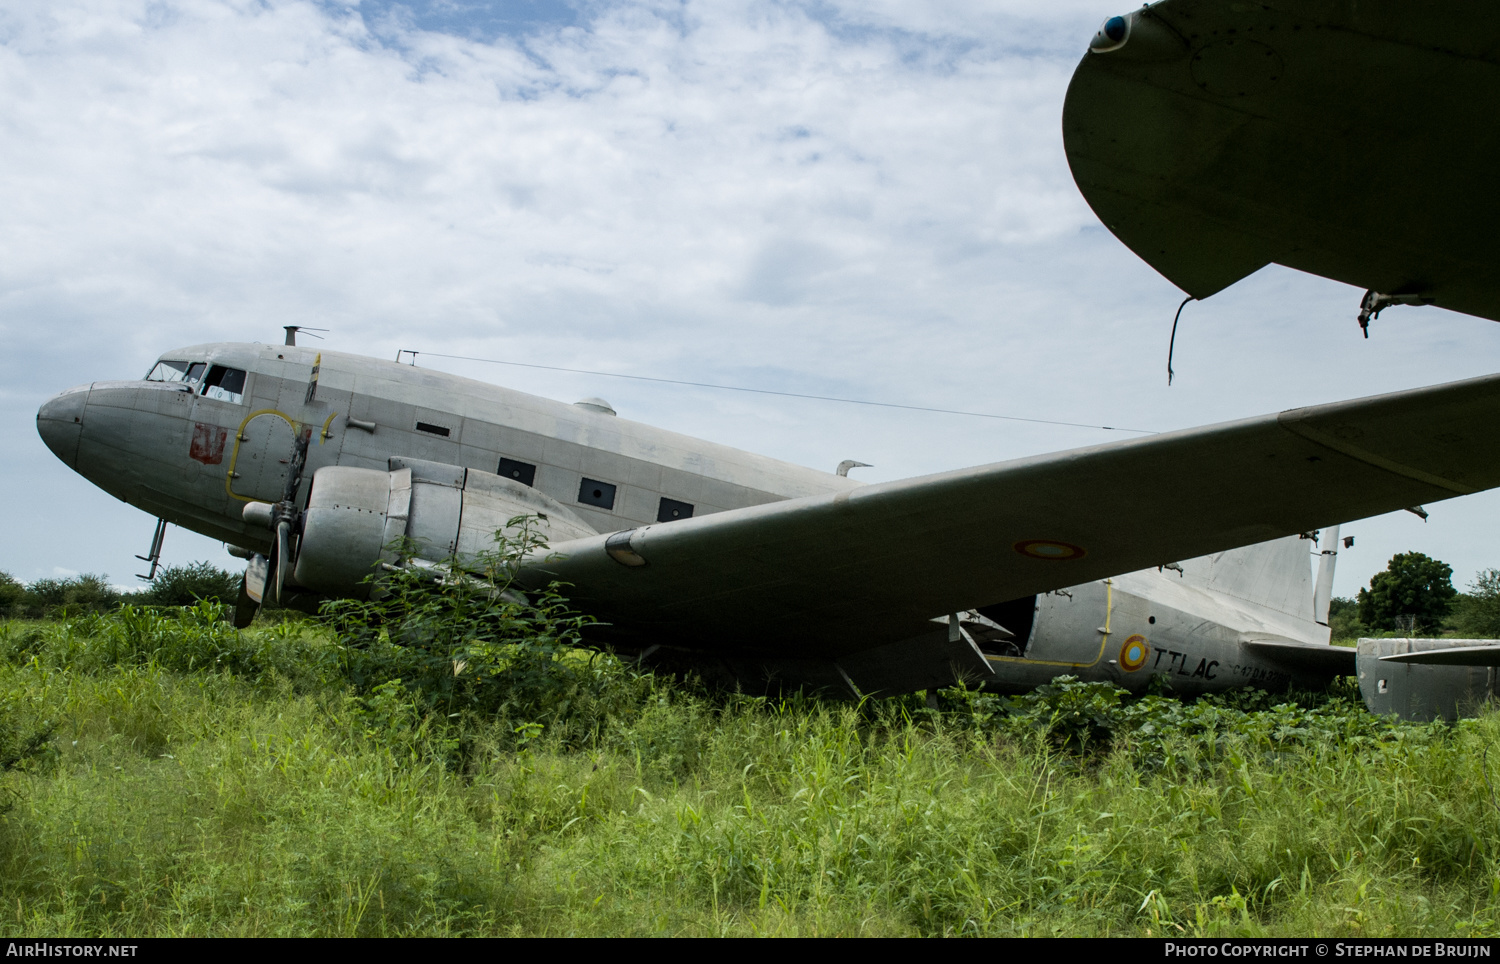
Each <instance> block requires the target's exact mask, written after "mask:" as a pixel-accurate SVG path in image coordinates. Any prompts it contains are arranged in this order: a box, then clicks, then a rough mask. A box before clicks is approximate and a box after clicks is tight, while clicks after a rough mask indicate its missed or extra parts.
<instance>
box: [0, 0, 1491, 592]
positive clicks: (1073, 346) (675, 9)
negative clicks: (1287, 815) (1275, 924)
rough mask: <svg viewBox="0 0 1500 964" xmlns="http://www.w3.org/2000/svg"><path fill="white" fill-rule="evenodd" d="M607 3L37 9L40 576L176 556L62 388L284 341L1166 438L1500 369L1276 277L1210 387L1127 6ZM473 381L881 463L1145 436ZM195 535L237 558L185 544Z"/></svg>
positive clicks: (31, 90) (29, 56)
mask: <svg viewBox="0 0 1500 964" xmlns="http://www.w3.org/2000/svg"><path fill="white" fill-rule="evenodd" d="M579 9H580V10H581V13H580V19H579V21H578V24H577V25H573V26H549V25H548V24H547V23H545V22H544V23H541V25H540V26H538V25H536V24H533V25H532V26H531V27H530V28H528V29H526V30H525V31H522V32H520V33H504V34H501V35H500V36H499V37H498V39H495V40H494V41H493V42H481V41H475V40H472V39H468V38H467V37H466V36H464V35H463V34H464V31H462V30H459V31H457V33H456V34H454V33H438V32H431V31H424V30H421V29H418V28H417V27H416V26H414V24H418V23H421V22H423V19H422V15H417V14H423V12H422V11H417V14H410V15H408V14H403V13H401V11H399V10H397V11H395V13H392V12H391V8H389V7H385V8H379V9H373V8H372V9H371V10H370V19H369V23H367V21H366V19H365V18H363V17H361V16H360V14H359V13H358V11H357V10H356V9H355V8H354V7H352V6H341V5H333V4H322V5H319V4H313V3H299V2H270V3H237V2H210V0H176V2H170V3H157V2H152V3H145V2H138V3H134V4H131V3H102V2H89V0H61V2H57V3H53V4H49V5H46V6H37V5H21V4H15V3H12V4H11V5H9V6H8V7H5V8H4V9H0V134H3V136H4V138H5V141H6V145H7V146H6V150H5V151H3V152H0V210H3V211H4V212H5V215H4V217H3V218H0V334H3V335H4V337H5V339H6V343H7V346H8V348H9V350H8V352H7V353H6V354H5V356H4V359H3V361H0V366H3V367H0V375H3V384H4V385H5V388H4V389H3V391H0V416H3V424H0V442H3V444H5V446H6V447H7V449H8V450H10V451H12V452H18V453H23V454H22V456H21V458H20V460H19V462H18V464H17V465H16V467H15V469H14V470H13V471H9V472H7V473H6V474H5V475H4V476H3V479H0V485H3V486H4V492H5V495H6V496H7V502H8V504H12V505H15V504H26V503H27V502H28V500H39V501H40V503H41V504H42V509H41V511H39V512H38V513H36V514H35V518H27V519H24V520H22V521H21V522H19V523H18V526H19V528H18V529H17V530H15V531H16V532H17V533H18V536H19V542H20V546H16V545H12V546H9V547H8V548H9V549H10V551H9V552H7V553H5V558H3V559H0V566H8V567H11V568H13V569H15V570H16V571H17V572H18V574H21V575H26V574H27V573H39V572H43V571H45V569H46V567H48V566H50V565H53V564H55V563H56V562H60V563H66V564H68V565H76V566H81V567H83V568H84V569H87V570H116V571H118V572H120V573H123V572H125V570H126V569H127V568H128V567H129V566H131V565H133V560H131V559H130V558H129V555H130V554H132V553H134V552H141V551H143V548H144V544H145V543H146V541H147V540H148V538H149V531H150V530H149V525H150V523H149V520H146V519H144V517H141V516H140V514H139V513H133V512H132V511H126V510H123V509H122V508H121V507H118V506H115V505H114V504H113V503H111V502H110V500H108V499H106V497H104V496H103V495H102V494H100V493H98V492H97V491H96V490H93V489H92V488H91V487H89V486H88V485H87V484H86V483H82V482H81V480H78V479H77V477H76V476H73V475H72V474H71V473H69V472H68V470H67V469H65V468H64V467H63V466H61V464H60V463H57V462H56V460H54V459H52V457H51V455H50V454H49V453H47V452H46V451H45V449H43V448H42V446H41V444H40V442H39V441H38V440H37V439H36V436H35V433H34V431H33V429H32V427H31V419H32V416H33V413H34V411H35V408H36V405H37V404H39V403H40V402H41V400H42V399H43V398H44V397H45V396H46V395H48V394H51V393H52V392H53V391H56V390H58V389H60V388H63V387H65V386H67V385H70V384H74V383H77V382H80V381H86V380H90V379H94V378H105V377H134V376H137V375H139V374H141V373H143V372H144V371H145V370H146V368H147V367H148V366H149V363H150V361H151V359H153V358H154V357H155V356H156V355H157V354H158V353H159V352H160V351H161V350H163V349H165V348H166V347H169V346H171V345H174V344H185V343H190V342H198V341H207V340H272V339H276V338H279V335H280V326H281V325H284V324H308V325H314V326H318V327H329V328H332V329H333V332H332V333H331V335H330V340H329V341H328V342H327V343H326V344H327V345H328V346H329V347H331V348H335V349H345V350H357V351H368V352H369V353H372V354H385V355H394V353H395V350H396V349H397V348H419V349H425V350H428V351H436V352H452V353H457V354H476V355H481V356H485V357H508V358H513V359H516V360H523V361H534V362H541V363H551V364H562V365H566V366H569V367H579V368H594V369H609V370H622V371H631V372H636V373H641V374H653V375H660V376H665V377H675V378H687V379H691V380H697V381H723V382H732V383H737V384H754V385H759V386H764V387H771V388H781V389H788V390H794V391H804V392H813V393H818V394H844V395H852V396H856V397H869V398H879V399H885V400H890V401H895V402H903V403H911V404H919V405H932V406H937V407H944V408H962V409H981V410H986V411H996V412H1007V413H1012V414H1017V415H1027V416H1034V417H1042V418H1058V419H1064V420H1070V421H1083V422H1107V423H1110V424H1125V425H1132V426H1135V425H1138V426H1141V427H1146V428H1172V427H1179V426H1183V425H1189V424H1198V423H1203V422H1208V421H1212V420H1215V419H1220V418H1229V417H1234V416H1239V415H1247V414H1254V413H1258V412H1261V411H1268V410H1274V409H1276V408H1278V407H1284V406H1286V405H1291V404H1302V403H1306V402H1310V401H1318V400H1326V399H1330V398H1335V397H1342V396H1351V395H1359V394H1367V393H1370V392H1374V391H1378V390H1382V389H1385V388H1394V387H1402V386H1407V385H1415V384H1421V383H1424V382H1431V381H1441V380H1444V379H1447V378H1453V377H1459V376H1462V375H1465V374H1477V373H1479V372H1482V371H1484V370H1486V369H1487V368H1490V367H1493V364H1492V362H1490V361H1489V358H1490V353H1489V351H1488V350H1487V346H1488V344H1489V343H1488V342H1487V341H1486V340H1485V339H1486V338H1487V337H1490V333H1491V331H1493V330H1495V329H1494V326H1493V325H1492V324H1491V323H1487V322H1474V321H1470V320H1465V319H1459V318H1455V317H1454V316H1451V315H1444V314H1442V313H1439V312H1437V311H1435V310H1428V311H1429V314H1430V316H1431V318H1432V319H1434V320H1432V321H1428V320H1424V318H1425V317H1426V316H1423V315H1422V314H1421V313H1420V312H1418V311H1411V312H1410V314H1409V316H1408V317H1409V320H1398V319H1397V318H1396V317H1395V315H1396V313H1395V312H1392V313H1391V315H1390V316H1383V317H1382V319H1381V326H1380V328H1379V329H1378V330H1377V331H1376V334H1375V337H1374V339H1372V341H1371V342H1370V343H1368V344H1355V342H1356V340H1357V339H1356V337H1355V335H1354V334H1353V331H1354V328H1353V322H1352V320H1351V319H1350V317H1348V316H1352V314H1353V308H1354V304H1355V297H1356V296H1355V294H1354V293H1351V292H1349V291H1347V290H1346V289H1344V288H1342V286H1338V285H1333V284H1331V283H1328V282H1321V281H1317V280H1316V279H1309V278H1306V277H1303V276H1298V275H1292V274H1291V273H1289V272H1282V271H1275V270H1273V271H1268V272H1265V273H1263V275H1261V276H1258V277H1257V278H1255V279H1252V280H1251V281H1249V282H1246V283H1245V284H1243V285H1241V286H1239V287H1237V288H1235V289H1231V291H1229V292H1226V293H1225V294H1223V295H1220V296H1218V297H1216V298H1215V299H1213V300H1212V301H1210V302H1208V303H1206V304H1203V305H1192V306H1190V307H1189V308H1188V310H1187V311H1186V312H1185V314H1184V319H1183V330H1182V333H1181V334H1180V336H1179V348H1178V362H1177V367H1178V369H1179V371H1180V372H1181V376H1180V378H1179V382H1178V385H1177V387H1175V388H1173V389H1171V390H1170V391H1168V390H1167V389H1166V388H1165V385H1164V377H1163V376H1164V372H1163V370H1162V369H1163V368H1164V362H1165V359H1164V358H1163V357H1162V355H1163V353H1164V350H1165V340H1166V337H1165V336H1166V329H1167V325H1168V324H1169V322H1170V315H1171V311H1172V309H1173V308H1175V306H1176V298H1177V295H1176V292H1175V289H1173V288H1172V287H1171V286H1170V285H1168V284H1166V283H1165V282H1164V281H1162V280H1161V279H1160V278H1158V277H1157V276H1156V275H1155V274H1154V273H1153V272H1152V271H1151V270H1150V269H1149V268H1147V267H1145V266H1144V265H1143V264H1141V263H1140V262H1139V261H1138V260H1136V259H1135V258H1134V256H1133V255H1131V254H1130V253H1129V252H1128V251H1126V250H1125V249H1123V248H1122V247H1121V246H1120V245H1119V244H1118V242H1116V241H1115V240H1114V239H1113V238H1111V237H1110V236H1109V235H1108V234H1107V233H1105V232H1104V231H1103V230H1102V228H1100V227H1098V225H1097V221H1096V220H1095V219H1094V217H1093V215H1092V213H1091V212H1090V211H1089V210H1088V208H1087V206H1086V205H1085V204H1084V202H1083V200H1082V198H1081V197H1080V196H1079V195H1078V192H1077V190H1076V188H1075V187H1074V185H1073V182H1072V178H1071V176H1070V174H1069V172H1068V169H1067V164H1066V160H1065V158H1064V156H1063V152H1062V144H1061V136H1060V121H1059V118H1060V114H1061V107H1062V97H1063V93H1064V91H1065V89H1066V85H1067V81H1068V78H1069V76H1070V75H1071V72H1072V70H1073V67H1074V65H1075V64H1076V61H1077V58H1078V56H1080V54H1081V51H1082V49H1083V48H1084V45H1085V44H1086V42H1087V38H1088V37H1089V36H1090V35H1091V34H1092V32H1093V30H1094V28H1095V26H1096V25H1097V23H1098V22H1099V20H1100V19H1102V18H1103V17H1104V16H1106V15H1108V14H1110V13H1113V12H1117V11H1116V10H1114V9H1113V8H1109V7H1107V6H1106V7H1100V6H1098V5H1096V4H1092V3H1089V4H1083V3H1069V4H1055V3H1047V4H1043V3H1035V4H1030V5H1024V6H1022V5H1016V4H1011V3H1004V4H1001V3H994V4H981V5H973V4H967V3H965V4H960V3H937V4H922V5H913V4H897V3H875V4H868V3H866V4H841V3H827V4H823V3H820V4H808V5H803V4H790V3H784V4H766V3H755V4H749V3H739V4H728V3H714V4H707V3H687V4H679V3H672V4H656V3H650V2H642V3H619V4H597V5H588V6H583V7H580V8H579ZM428 13H430V11H428ZM423 15H425V14H423ZM563 22H567V21H566V20H565V21H563ZM371 24H373V27H372V26H371ZM1403 310H1405V309H1403ZM1386 317H1390V321H1389V322H1387V320H1386ZM1435 319H1441V321H1437V320H1435ZM435 363H436V362H435ZM437 364H443V365H445V366H450V367H457V368H463V369H464V371H465V372H466V373H470V374H474V375H476V376H478V377H484V378H488V379H492V380H495V381H504V382H506V383H508V384H512V385H514V386H516V387H519V388H522V389H526V390H531V391H536V392H538V393H540V394H548V395H553V396H558V397H563V398H575V397H583V396H585V395H594V394H602V395H604V396H605V397H607V398H610V399H611V401H613V402H615V403H616V405H617V407H619V408H621V411H622V414H626V415H629V416H631V417H635V418H639V419H641V420H644V421H653V422H657V423H660V424H665V425H668V426H669V427H672V428H676V429H678V430H681V431H687V432H690V433H693V434H697V435H702V436H707V437H713V438H715V439H718V440H721V441H726V442H729V443H730V444H737V445H740V446H742V447H745V448H751V449H755V450H758V451H764V452H767V453H768V454H773V455H777V456H780V457H783V458H788V459H792V460H796V461H804V462H808V463H809V464H817V465H828V466H831V465H833V464H835V463H836V462H838V461H839V460H840V459H842V458H845V457H858V458H861V459H862V460H864V461H868V462H875V463H877V469H875V470H866V472H867V474H866V476H865V477H866V478H872V479H873V478H889V477H896V476H901V475H908V474H913V473H916V472H921V471H927V470H932V469H938V468H946V467H952V466H956V465H960V464H967V463H976V462H982V461H989V460H994V459H998V458H1002V457H1007V456H1010V455H1016V454H1023V453H1027V452H1035V451H1042V450H1047V449H1052V448H1058V447H1063V446H1068V445H1076V444H1083V443H1090V442H1095V441H1101V440H1105V439H1107V438H1108V436H1107V435H1105V434H1103V433H1089V432H1082V431H1054V430H1047V429H1043V428H1040V427H1037V426H1027V425H1021V424H1017V423H991V422H966V421H962V420H953V419H948V420H943V419H936V418H935V417H929V416H918V415H910V414H898V413H892V412H890V411H888V410H886V411H881V410H866V409H858V408H847V407H837V406H830V405H827V404H823V403H806V402H803V403H794V402H775V401H772V400H769V399H765V398H758V397H753V396H738V395H722V394H712V393H706V392H701V391H692V390H687V389H665V388H661V387H648V386H643V385H640V384H634V383H625V382H609V381H601V380H599V379H588V378H584V377H581V376H559V375H556V374H545V373H539V372H528V371H525V370H516V369H497V368H494V367H488V368H485V367H481V366H464V365H462V364H461V363H450V362H441V363H437ZM1483 504H1487V503H1478V502H1475V503H1466V508H1465V509H1464V510H1462V511H1458V510H1455V511H1454V512H1453V513H1452V515H1453V516H1455V517H1458V518H1461V519H1463V520H1465V521H1464V523H1463V524H1462V525H1461V526H1460V528H1464V529H1467V530H1469V532H1470V533H1471V534H1470V535H1466V536H1458V535H1453V536H1452V537H1451V538H1452V539H1454V540H1455V541H1454V542H1453V543H1452V545H1453V546H1455V547H1460V546H1462V547H1466V548H1454V549H1453V550H1452V551H1450V552H1448V554H1449V555H1451V556H1454V558H1453V559H1449V561H1454V562H1455V568H1456V569H1457V570H1458V571H1459V572H1460V573H1463V572H1465V571H1467V569H1466V566H1467V568H1478V567H1479V565H1490V564H1493V563H1494V561H1495V560H1493V559H1491V558H1489V557H1485V556H1483V553H1484V552H1485V551H1487V550H1486V549H1484V548H1481V547H1479V546H1478V545H1477V539H1476V537H1475V536H1473V535H1472V532H1473V531H1475V530H1480V531H1486V527H1488V526H1489V525H1490V519H1489V516H1487V515H1484V513H1485V512H1488V511H1489V510H1487V509H1486V510H1481V509H1480V508H1474V506H1480V505H1483ZM1452 505H1457V504H1456V503H1455V504H1452ZM1440 519H1441V514H1435V516H1434V521H1433V523H1432V524H1431V526H1430V527H1429V528H1428V530H1426V531H1427V533H1428V534H1430V533H1431V532H1435V531H1437V530H1438V528H1439V524H1440ZM1479 520H1482V521H1479ZM1395 531H1398V532H1405V531H1406V530H1405V529H1399V530H1395ZM1445 531H1446V530H1445ZM1393 538H1400V536H1397V537H1393ZM1445 538H1447V537H1445ZM1464 540H1468V541H1464ZM137 543H139V544H137ZM1409 547H1416V546H1415V545H1413V546H1409ZM168 551H169V559H168V561H173V559H172V558H171V555H170V554H171V553H173V552H182V553H194V554H195V555H186V556H184V557H183V558H180V559H177V560H176V561H186V560H187V559H190V558H195V557H201V556H202V555H203V554H204V552H205V551H206V550H205V548H204V546H203V544H202V542H201V540H200V541H193V540H191V539H188V538H186V537H184V536H183V535H182V534H180V533H177V532H175V530H174V534H173V535H172V536H170V537H169V540H168ZM1444 551H1445V550H1443V549H1442V548H1438V549H1435V550H1432V552H1433V554H1435V555H1441V554H1443V552H1444ZM1459 553H1464V554H1466V555H1463V556H1462V558H1464V559H1468V560H1469V562H1468V563H1466V564H1461V563H1460V562H1457V561H1455V560H1456V559H1458V558H1460V557H1459ZM220 561H221V563H222V564H225V565H228V564H229V561H228V560H227V558H225V559H220ZM1345 562H1346V567H1347V566H1350V565H1354V564H1355V563H1354V561H1353V559H1346V560H1345ZM1381 566H1383V560H1381V561H1380V563H1379V565H1372V566H1369V567H1367V568H1368V570H1369V571H1374V570H1375V569H1378V568H1380V567H1381ZM132 571H133V570H132ZM1343 582H1344V580H1342V579H1341V585H1342V584H1343Z"/></svg>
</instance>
